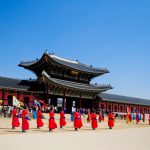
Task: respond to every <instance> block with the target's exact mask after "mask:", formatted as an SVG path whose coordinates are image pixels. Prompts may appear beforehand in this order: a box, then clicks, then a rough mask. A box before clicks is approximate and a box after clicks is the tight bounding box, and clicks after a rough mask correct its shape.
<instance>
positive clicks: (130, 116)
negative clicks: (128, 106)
mask: <svg viewBox="0 0 150 150" xmlns="http://www.w3.org/2000/svg"><path fill="white" fill-rule="evenodd" d="M129 120H130V122H132V114H129Z"/></svg>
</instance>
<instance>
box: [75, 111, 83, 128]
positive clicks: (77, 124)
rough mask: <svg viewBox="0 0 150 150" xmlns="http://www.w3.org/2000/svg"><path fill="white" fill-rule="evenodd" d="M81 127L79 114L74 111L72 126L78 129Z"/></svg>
mask: <svg viewBox="0 0 150 150" xmlns="http://www.w3.org/2000/svg"><path fill="white" fill-rule="evenodd" d="M81 127H82V120H81V114H80V113H78V112H75V113H74V128H77V129H80V128H81Z"/></svg>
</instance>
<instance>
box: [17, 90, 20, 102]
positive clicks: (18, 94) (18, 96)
mask: <svg viewBox="0 0 150 150" xmlns="http://www.w3.org/2000/svg"><path fill="white" fill-rule="evenodd" d="M17 99H18V100H20V93H19V91H18V92H17Z"/></svg>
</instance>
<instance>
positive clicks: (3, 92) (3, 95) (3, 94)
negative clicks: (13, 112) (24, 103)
mask: <svg viewBox="0 0 150 150" xmlns="http://www.w3.org/2000/svg"><path fill="white" fill-rule="evenodd" d="M4 97H5V91H4V89H2V100H3V103H2V105H4V101H5V100H4Z"/></svg>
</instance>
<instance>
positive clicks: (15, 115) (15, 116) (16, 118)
mask: <svg viewBox="0 0 150 150" xmlns="http://www.w3.org/2000/svg"><path fill="white" fill-rule="evenodd" d="M12 116H13V117H12V129H15V127H19V126H20V122H19V114H18V110H17V109H16V107H15V106H14V109H13V111H12Z"/></svg>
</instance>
